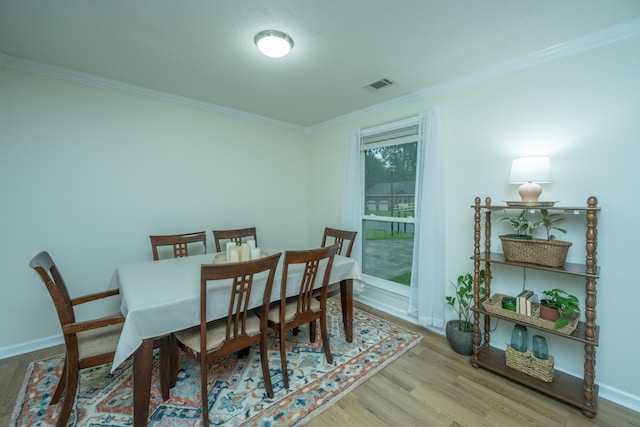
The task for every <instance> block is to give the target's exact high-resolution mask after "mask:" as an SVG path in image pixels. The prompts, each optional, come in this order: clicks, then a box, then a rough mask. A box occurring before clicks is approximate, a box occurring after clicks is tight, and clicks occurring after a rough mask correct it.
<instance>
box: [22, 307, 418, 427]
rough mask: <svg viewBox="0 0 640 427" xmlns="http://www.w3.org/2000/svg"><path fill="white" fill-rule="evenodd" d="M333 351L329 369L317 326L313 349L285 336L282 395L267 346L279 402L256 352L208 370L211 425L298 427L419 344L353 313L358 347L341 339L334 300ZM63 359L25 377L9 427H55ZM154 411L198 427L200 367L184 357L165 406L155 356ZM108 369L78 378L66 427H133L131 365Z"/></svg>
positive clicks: (157, 416)
mask: <svg viewBox="0 0 640 427" xmlns="http://www.w3.org/2000/svg"><path fill="white" fill-rule="evenodd" d="M328 312H329V320H330V322H329V325H330V331H329V334H330V337H329V340H330V344H331V351H332V354H333V359H334V363H333V364H331V365H330V364H327V362H326V360H325V357H324V352H323V351H322V347H321V340H320V332H319V330H320V329H319V325H318V337H317V339H316V343H315V344H312V343H309V335H308V333H309V328H308V327H303V328H301V329H300V332H299V333H298V335H297V336H293V335H291V333H290V332H288V336H287V367H288V369H289V386H290V388H289V389H288V390H287V389H284V388H283V384H282V370H281V369H280V351H279V348H278V343H277V340H276V339H273V337H271V338H272V339H271V340H270V345H269V366H270V370H271V379H272V382H273V391H274V393H275V396H274V398H273V399H270V398H268V397H267V395H266V391H265V389H264V383H263V378H262V370H261V367H260V354H259V346H258V345H255V346H254V347H252V348H251V352H250V353H249V355H248V356H245V357H244V358H242V359H238V358H237V357H236V356H235V355H234V356H231V357H229V358H226V359H224V360H220V361H219V362H216V363H213V364H211V365H210V372H209V405H210V407H211V409H210V411H209V415H210V421H211V424H212V425H225V426H294V425H301V424H304V423H305V422H308V421H309V420H310V419H311V418H313V417H314V416H316V415H317V414H319V413H320V412H322V411H323V410H324V409H326V408H328V407H329V406H330V405H331V404H333V403H335V402H336V401H338V400H339V399H340V398H341V397H342V396H343V395H345V394H346V393H348V392H350V391H351V390H352V389H353V388H355V387H357V386H358V385H359V384H360V383H361V382H363V381H364V380H366V379H367V378H369V377H370V376H371V375H373V374H375V373H376V372H378V371H380V370H381V369H382V368H383V367H384V366H386V365H387V364H389V363H390V362H392V361H393V360H395V359H397V358H398V357H400V355H402V354H403V353H404V352H406V351H407V350H409V349H410V348H411V347H413V346H414V345H416V344H417V343H419V342H420V341H421V340H422V336H421V335H420V334H416V333H413V332H411V331H408V330H406V329H403V328H401V327H399V326H396V325H394V324H392V323H389V322H387V321H386V320H383V319H380V318H378V317H375V316H373V315H371V314H368V313H365V312H363V311H361V310H358V309H355V308H354V319H353V327H354V331H353V342H352V343H347V342H346V341H345V339H344V330H343V325H342V314H341V310H340V305H339V303H337V302H336V301H332V300H330V301H329V307H328ZM62 361H63V357H62V355H60V356H55V357H51V358H48V359H44V360H39V361H36V362H33V363H32V364H31V365H30V366H29V368H28V371H27V375H26V378H25V382H24V384H23V386H22V390H21V392H20V395H19V396H18V401H17V403H16V407H15V409H14V412H13V415H12V419H11V422H10V426H53V425H55V421H56V419H57V412H58V407H59V406H60V405H59V404H58V405H54V406H49V401H50V399H51V395H52V394H53V391H54V389H55V386H56V384H57V380H58V377H59V375H60V371H61V369H62ZM154 363H155V365H154V370H153V378H152V385H151V401H150V407H149V425H151V426H198V425H201V417H200V414H201V411H200V374H199V366H198V364H197V363H196V362H195V361H193V360H191V359H189V358H187V357H185V356H184V355H182V354H181V355H180V368H179V369H180V370H179V375H178V383H177V385H176V387H175V388H174V389H173V390H172V392H171V399H170V400H168V401H163V400H162V396H161V392H160V379H159V377H158V369H157V368H158V354H155V359H154ZM109 370H110V365H102V366H99V367H96V368H91V369H85V370H83V371H82V372H81V376H80V384H79V390H78V397H77V398H76V402H75V404H74V408H73V411H72V413H71V416H70V417H69V426H101V427H104V426H118V427H119V426H131V425H132V424H133V417H132V405H133V395H132V377H131V370H132V362H131V358H130V359H128V360H127V361H126V362H125V363H123V364H122V365H121V366H120V367H118V368H117V369H116V370H115V371H114V372H113V373H109Z"/></svg>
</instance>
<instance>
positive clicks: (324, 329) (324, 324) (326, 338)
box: [320, 312, 333, 363]
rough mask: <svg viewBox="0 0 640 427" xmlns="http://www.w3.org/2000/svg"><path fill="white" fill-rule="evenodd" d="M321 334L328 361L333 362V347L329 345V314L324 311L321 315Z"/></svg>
mask: <svg viewBox="0 0 640 427" xmlns="http://www.w3.org/2000/svg"><path fill="white" fill-rule="evenodd" d="M320 335H321V336H322V346H323V347H324V355H325V356H326V358H327V362H328V363H333V356H332V355H331V347H329V335H327V316H326V314H325V313H324V312H323V313H322V316H321V317H320Z"/></svg>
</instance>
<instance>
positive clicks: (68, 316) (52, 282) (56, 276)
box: [29, 251, 76, 325]
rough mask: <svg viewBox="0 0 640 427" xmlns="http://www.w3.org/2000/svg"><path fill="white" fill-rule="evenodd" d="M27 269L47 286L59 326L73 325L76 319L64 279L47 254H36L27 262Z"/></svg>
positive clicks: (44, 252) (43, 252)
mask: <svg viewBox="0 0 640 427" xmlns="http://www.w3.org/2000/svg"><path fill="white" fill-rule="evenodd" d="M29 267H31V268H33V269H34V270H35V271H36V272H37V273H38V275H40V278H41V279H42V281H43V282H44V284H45V285H46V286H47V290H48V291H49V294H50V295H51V299H52V300H53V304H54V305H55V307H56V312H57V313H58V318H59V320H60V325H66V324H69V323H74V322H75V321H76V318H75V314H74V311H73V304H72V302H71V297H69V291H68V290H67V285H66V284H65V283H64V279H63V278H62V275H61V274H60V271H59V270H58V267H57V266H56V264H55V263H54V262H53V259H51V256H50V255H49V253H48V252H46V251H42V252H40V253H39V254H37V255H36V256H35V257H33V258H32V259H31V261H30V262H29Z"/></svg>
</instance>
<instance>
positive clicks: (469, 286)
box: [445, 270, 485, 332]
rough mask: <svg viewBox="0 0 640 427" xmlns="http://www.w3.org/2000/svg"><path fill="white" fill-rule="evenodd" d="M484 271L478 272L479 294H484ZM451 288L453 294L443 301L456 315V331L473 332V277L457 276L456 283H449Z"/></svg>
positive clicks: (467, 275)
mask: <svg viewBox="0 0 640 427" xmlns="http://www.w3.org/2000/svg"><path fill="white" fill-rule="evenodd" d="M484 279H485V273H484V270H480V294H481V295H482V294H484ZM449 283H451V286H453V288H454V289H455V293H454V295H452V296H446V297H445V299H446V301H447V304H449V305H450V306H451V307H453V309H454V310H455V311H456V313H457V314H458V330H459V331H461V332H471V331H473V322H472V321H471V316H472V315H473V312H472V311H471V307H473V275H472V274H471V273H467V274H465V275H462V276H458V282H457V283H453V282H452V281H449Z"/></svg>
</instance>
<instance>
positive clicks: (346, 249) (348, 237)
mask: <svg viewBox="0 0 640 427" xmlns="http://www.w3.org/2000/svg"><path fill="white" fill-rule="evenodd" d="M357 234H358V232H357V231H347V230H338V229H337V228H330V227H326V228H325V229H324V235H323V236H322V245H321V246H322V247H323V248H324V247H325V246H327V245H333V244H335V243H337V244H338V245H339V246H340V247H339V248H338V253H337V255H342V256H346V257H350V256H351V250H352V249H353V243H354V242H355V241H356V235H357ZM332 239H333V241H332Z"/></svg>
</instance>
